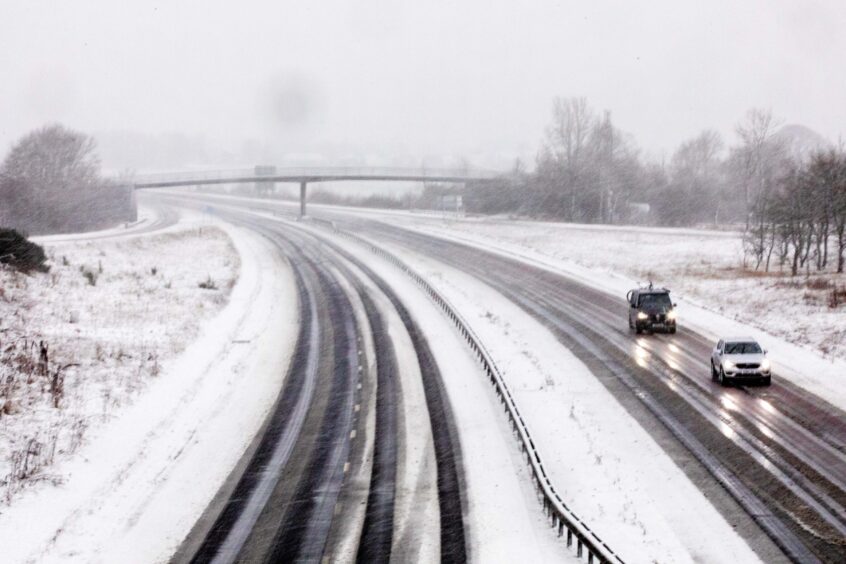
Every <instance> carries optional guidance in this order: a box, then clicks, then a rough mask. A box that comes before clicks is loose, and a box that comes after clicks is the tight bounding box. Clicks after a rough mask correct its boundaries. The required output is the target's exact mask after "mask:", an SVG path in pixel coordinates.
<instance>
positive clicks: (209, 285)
mask: <svg viewBox="0 0 846 564" xmlns="http://www.w3.org/2000/svg"><path fill="white" fill-rule="evenodd" d="M198 286H199V287H200V288H202V289H203V290H217V284H215V281H214V280H212V277H211V275H208V277H207V278H206V279H205V280H203V281H202V282H200V283H199V284H198Z"/></svg>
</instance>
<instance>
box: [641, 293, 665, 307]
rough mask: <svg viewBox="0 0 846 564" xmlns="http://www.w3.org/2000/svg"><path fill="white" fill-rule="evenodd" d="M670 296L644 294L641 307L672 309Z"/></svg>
mask: <svg viewBox="0 0 846 564" xmlns="http://www.w3.org/2000/svg"><path fill="white" fill-rule="evenodd" d="M672 305H673V304H672V303H671V302H670V295H669V294H643V295H642V296H641V297H640V307H671V306H672Z"/></svg>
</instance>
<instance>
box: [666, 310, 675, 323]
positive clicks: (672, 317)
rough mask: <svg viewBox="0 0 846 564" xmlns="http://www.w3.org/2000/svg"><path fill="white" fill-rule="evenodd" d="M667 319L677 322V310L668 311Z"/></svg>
mask: <svg viewBox="0 0 846 564" xmlns="http://www.w3.org/2000/svg"><path fill="white" fill-rule="evenodd" d="M667 319H670V320H672V321H675V320H676V310H674V309H671V310H670V311H668V312H667Z"/></svg>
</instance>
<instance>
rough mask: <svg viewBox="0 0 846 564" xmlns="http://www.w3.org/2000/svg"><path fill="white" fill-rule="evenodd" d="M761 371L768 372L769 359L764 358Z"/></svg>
mask: <svg viewBox="0 0 846 564" xmlns="http://www.w3.org/2000/svg"><path fill="white" fill-rule="evenodd" d="M761 370H762V371H764V372H769V371H770V359H768V358H765V359H764V360H763V361H761Z"/></svg>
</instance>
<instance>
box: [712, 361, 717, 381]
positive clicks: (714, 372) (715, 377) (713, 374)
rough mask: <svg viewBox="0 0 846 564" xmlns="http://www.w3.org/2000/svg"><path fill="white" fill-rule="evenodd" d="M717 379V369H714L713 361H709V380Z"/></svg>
mask: <svg viewBox="0 0 846 564" xmlns="http://www.w3.org/2000/svg"><path fill="white" fill-rule="evenodd" d="M716 379H717V369H716V368H714V361H713V360H712V361H711V380H716Z"/></svg>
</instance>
